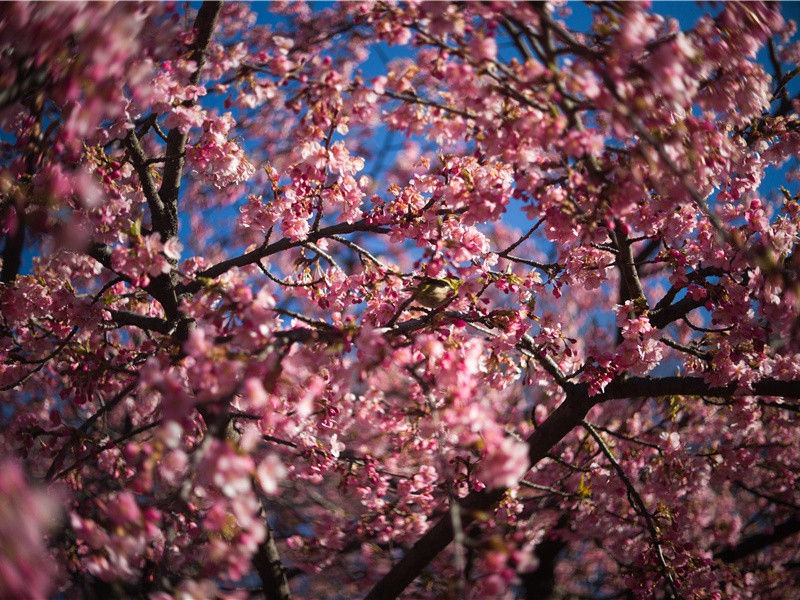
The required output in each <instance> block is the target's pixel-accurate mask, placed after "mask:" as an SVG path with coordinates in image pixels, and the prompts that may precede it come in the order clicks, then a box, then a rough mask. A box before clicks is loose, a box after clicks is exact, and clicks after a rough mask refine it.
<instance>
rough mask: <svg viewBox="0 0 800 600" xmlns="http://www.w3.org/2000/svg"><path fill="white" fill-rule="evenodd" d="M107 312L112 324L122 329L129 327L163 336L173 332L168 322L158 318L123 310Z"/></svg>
mask: <svg viewBox="0 0 800 600" xmlns="http://www.w3.org/2000/svg"><path fill="white" fill-rule="evenodd" d="M108 312H110V313H111V318H112V319H114V322H115V323H116V324H117V325H121V326H123V327H124V326H126V325H131V326H133V327H138V328H139V329H146V330H147V331H155V332H157V333H163V334H164V335H168V334H169V333H171V332H172V330H173V326H172V325H171V324H170V323H169V322H167V321H165V320H164V319H159V318H158V317H147V316H145V315H139V314H136V313H132V312H127V311H123V310H109V311H108Z"/></svg>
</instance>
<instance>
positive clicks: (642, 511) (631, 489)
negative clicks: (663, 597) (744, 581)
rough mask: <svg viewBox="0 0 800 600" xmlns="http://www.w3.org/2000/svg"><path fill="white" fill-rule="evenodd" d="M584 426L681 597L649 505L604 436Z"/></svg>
mask: <svg viewBox="0 0 800 600" xmlns="http://www.w3.org/2000/svg"><path fill="white" fill-rule="evenodd" d="M583 426H584V428H585V429H586V431H588V432H589V435H591V436H592V437H593V438H594V441H595V442H597V445H598V446H600V450H601V452H602V453H603V456H605V457H606V460H608V462H609V463H611V466H612V467H613V469H614V472H615V473H616V474H617V477H619V478H620V480H622V483H623V484H624V485H625V490H626V492H627V495H628V502H630V505H631V508H633V510H634V512H635V513H637V514H638V515H639V516H640V517H642V519H643V520H644V522H645V526H646V527H647V532H648V533H649V535H650V541H651V543H652V544H653V550H654V551H655V554H656V560H657V561H658V564H659V566H660V568H661V574H662V575H663V576H664V580H665V581H666V583H667V587H668V589H669V593H670V597H671V598H681V597H682V596H681V594H680V592H679V591H678V588H677V587H676V585H675V579H674V578H673V576H672V571H671V569H670V567H669V565H668V564H667V560H666V558H665V557H664V550H663V548H662V546H661V540H660V538H659V535H658V530H657V529H656V524H655V522H654V521H653V516H652V515H651V514H650V512H649V511H648V510H647V506H645V504H644V500H642V496H641V495H640V494H639V491H638V490H637V489H636V487H635V486H634V485H633V482H631V480H630V478H629V477H628V475H627V474H626V473H625V469H623V468H622V465H620V464H619V461H618V460H617V459H616V457H615V456H614V453H613V452H612V451H611V448H609V447H608V445H607V444H606V442H605V440H604V439H603V437H602V436H601V435H600V434H599V433H598V432H597V430H596V429H595V428H594V427H593V426H592V424H591V423H589V422H588V421H584V422H583Z"/></svg>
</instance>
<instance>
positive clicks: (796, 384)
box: [365, 376, 800, 600]
mask: <svg viewBox="0 0 800 600" xmlns="http://www.w3.org/2000/svg"><path fill="white" fill-rule="evenodd" d="M565 390H566V391H567V398H566V400H564V402H562V403H561V404H560V405H559V406H558V408H556V410H555V411H553V412H552V413H551V414H550V416H549V417H548V418H547V419H546V420H545V421H544V423H542V424H541V425H540V426H539V427H538V428H537V429H536V431H534V432H533V433H532V434H531V435H530V437H528V439H527V440H526V442H527V444H528V458H529V460H530V466H531V467H533V466H535V465H536V464H537V463H538V462H539V461H540V460H542V459H543V458H545V457H546V456H547V454H548V452H549V451H550V450H551V449H552V448H553V447H554V446H555V445H556V444H557V443H558V442H560V441H561V440H562V439H564V437H566V435H567V434H568V433H569V432H570V431H572V430H573V429H574V428H575V427H577V426H578V425H580V424H581V421H583V419H584V417H585V416H586V414H587V413H588V412H589V409H591V408H592V407H593V406H594V405H595V404H597V403H600V402H604V401H606V400H613V399H622V398H649V397H652V398H657V397H664V396H681V395H685V396H708V397H712V396H713V397H719V398H730V397H732V396H734V395H735V394H736V393H737V391H738V388H737V386H736V385H735V384H731V385H728V386H725V387H711V386H709V385H708V384H707V383H706V382H705V381H704V380H703V379H702V378H701V377H680V376H675V377H628V378H622V379H617V380H614V381H612V382H610V383H609V384H608V386H606V389H605V391H604V392H603V393H602V394H599V395H597V396H589V386H588V384H586V383H582V384H569V383H568V384H566V386H565ZM752 393H753V395H760V396H781V397H784V398H795V399H797V398H800V381H781V380H777V379H763V380H761V381H758V382H755V383H754V384H753V386H752ZM505 492H506V491H505V490H500V489H496V490H491V491H484V492H481V493H479V494H477V493H471V494H469V495H468V496H467V497H466V498H465V499H464V500H463V501H462V506H478V507H480V508H479V510H484V511H485V510H489V509H491V508H492V507H493V506H494V505H495V504H496V502H497V501H499V500H500V499H501V498H502V497H503V495H504V494H505ZM467 519H470V520H469V521H467ZM464 520H465V523H464V526H465V527H466V526H467V525H468V524H469V523H471V522H472V520H471V518H470V513H469V512H468V511H465V514H464ZM798 531H800V522H798ZM452 539H453V529H452V526H451V524H450V518H449V515H448V516H445V517H442V518H440V519H439V521H438V522H437V523H436V524H435V525H434V526H433V527H432V528H431V529H429V530H428V531H427V532H426V533H425V534H424V535H423V536H422V537H421V538H420V539H419V540H418V541H417V543H416V544H414V546H413V547H412V548H411V549H410V550H409V551H408V552H406V554H405V555H404V556H403V558H402V559H401V560H400V561H399V562H398V563H397V564H396V565H395V566H394V567H392V568H391V569H390V570H389V572H388V573H387V574H386V575H385V576H384V577H383V578H382V579H381V580H380V581H379V582H378V583H377V584H376V585H375V587H373V588H372V590H370V592H369V593H368V594H367V596H366V597H365V600H378V599H379V598H380V599H381V600H383V599H389V598H396V597H398V596H399V595H400V594H401V593H402V592H403V590H404V589H405V588H406V586H408V584H410V583H411V582H412V581H413V580H414V579H416V577H417V576H418V575H419V574H420V572H422V570H423V569H424V568H425V567H427V565H428V564H429V563H430V562H431V561H432V560H433V559H434V558H435V557H436V556H437V555H438V554H439V552H441V551H442V550H443V549H444V548H446V547H447V545H448V544H449V543H450V542H451V541H452ZM779 539H783V538H779ZM779 539H778V540H776V541H779ZM757 543H764V540H763V539H761V538H758V539H756V540H754V541H753V542H751V546H755V545H757ZM768 543H772V542H766V543H764V546H765V545H767V544H768ZM764 546H760V547H764ZM748 547H750V546H748ZM726 556H729V554H726Z"/></svg>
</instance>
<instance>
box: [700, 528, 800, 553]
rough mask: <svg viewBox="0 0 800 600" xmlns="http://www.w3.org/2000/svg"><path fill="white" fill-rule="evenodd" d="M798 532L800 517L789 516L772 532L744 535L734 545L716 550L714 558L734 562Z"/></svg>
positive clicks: (799, 530) (799, 529)
mask: <svg viewBox="0 0 800 600" xmlns="http://www.w3.org/2000/svg"><path fill="white" fill-rule="evenodd" d="M799 532H800V519H798V518H797V517H789V518H788V519H786V520H785V521H783V522H782V523H779V524H778V525H775V528H774V530H773V531H772V533H757V534H755V535H751V536H749V537H746V538H744V539H743V540H742V541H740V542H739V543H738V544H736V545H735V546H733V547H731V548H726V549H725V550H722V551H721V552H717V553H716V554H715V555H714V558H716V559H717V560H721V561H722V562H736V561H737V560H741V559H743V558H747V557H748V556H750V555H751V554H755V553H757V552H760V551H761V550H763V549H764V548H767V547H769V546H771V545H772V544H776V543H778V542H782V541H783V540H785V539H786V538H789V537H792V536H793V535H795V534H796V533H799Z"/></svg>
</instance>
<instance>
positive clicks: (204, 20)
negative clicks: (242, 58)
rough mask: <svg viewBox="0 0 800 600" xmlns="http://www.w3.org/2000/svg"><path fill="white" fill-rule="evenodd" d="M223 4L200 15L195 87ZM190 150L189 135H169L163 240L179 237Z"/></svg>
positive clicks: (172, 132) (161, 191)
mask: <svg viewBox="0 0 800 600" xmlns="http://www.w3.org/2000/svg"><path fill="white" fill-rule="evenodd" d="M221 7H222V2H203V4H202V6H201V7H200V10H199V11H198V12H197V18H196V19H195V22H194V29H195V31H196V32H197V37H196V38H195V41H194V49H193V51H192V60H193V61H194V63H195V64H196V65H197V67H196V69H195V72H194V73H192V75H191V77H189V83H190V84H191V85H197V82H198V81H200V72H201V71H202V69H203V65H204V64H205V62H206V55H205V53H206V49H207V48H208V44H209V42H210V41H211V34H212V33H213V31H214V26H215V25H216V23H217V16H218V15H219V11H220V8H221ZM191 104H192V103H191V102H185V103H184V106H187V105H188V106H191ZM185 148H186V134H185V133H181V132H180V131H179V130H178V129H172V130H170V132H169V134H167V149H166V152H165V154H166V161H165V163H164V175H163V179H162V181H161V189H159V191H158V194H159V196H160V197H161V201H162V202H163V203H164V208H165V211H166V214H165V217H166V218H167V221H168V223H167V227H166V229H164V230H160V231H159V233H161V236H162V238H165V239H166V238H170V237H174V236H176V235H177V234H178V191H179V189H180V185H181V177H182V175H183V160H184V150H185Z"/></svg>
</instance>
